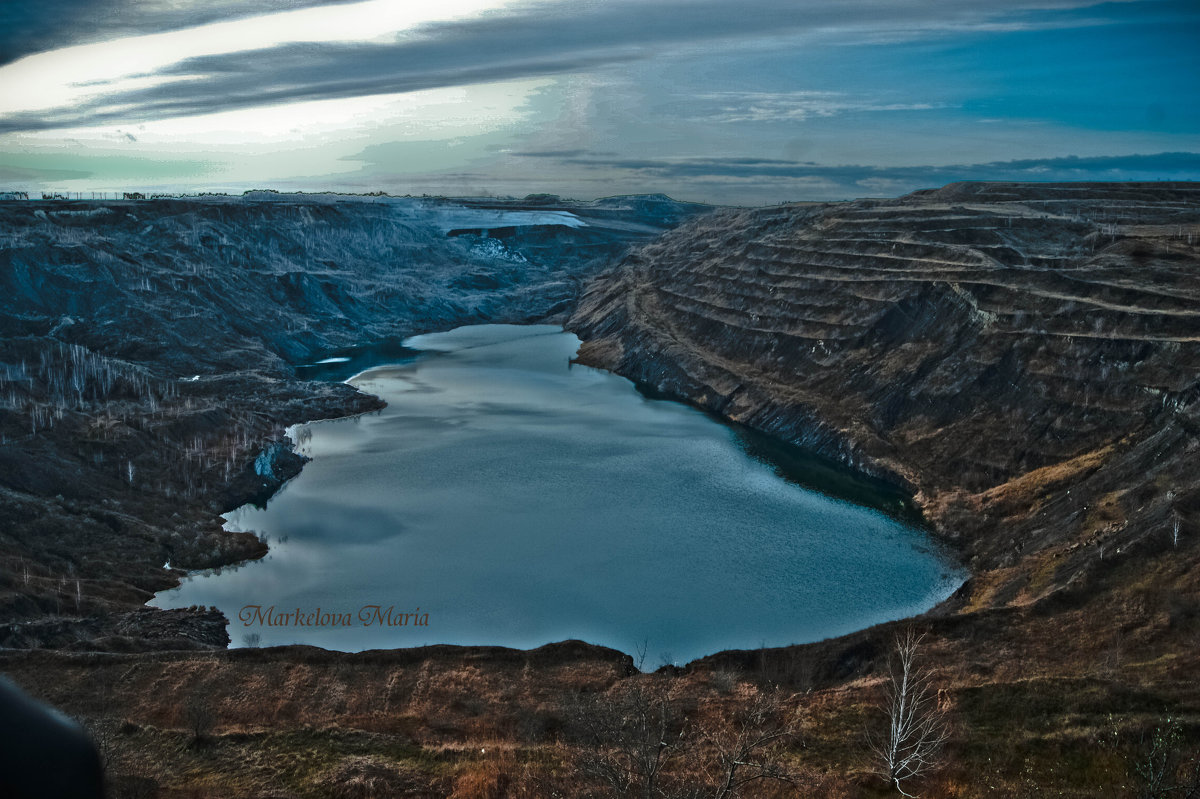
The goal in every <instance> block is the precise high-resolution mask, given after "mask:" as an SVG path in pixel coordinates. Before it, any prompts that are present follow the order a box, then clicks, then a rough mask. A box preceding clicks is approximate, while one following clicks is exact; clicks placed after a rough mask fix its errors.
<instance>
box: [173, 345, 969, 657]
mask: <svg viewBox="0 0 1200 799" xmlns="http://www.w3.org/2000/svg"><path fill="white" fill-rule="evenodd" d="M578 346H579V340H578V339H577V338H576V337H575V336H574V335H572V334H570V333H564V332H563V331H562V330H561V329H560V328H557V327H551V326H512V325H479V326H471V327H463V328H458V329H456V330H452V331H449V332H446V333H435V334H430V335H424V336H417V337H414V338H412V339H409V340H407V341H405V342H404V347H405V348H407V350H410V351H415V353H416V354H415V355H413V356H411V357H409V358H408V359H406V360H404V361H403V362H400V363H395V364H392V365H383V366H378V367H375V368H371V369H368V370H367V371H364V372H362V373H360V374H358V375H356V376H354V377H353V378H351V379H350V381H349V382H350V383H352V384H353V385H354V386H356V387H357V388H359V389H360V390H362V391H366V392H369V393H371V394H376V395H379V396H381V397H383V398H384V399H385V400H386V401H387V403H388V407H387V408H385V409H384V410H382V411H379V412H377V413H372V414H367V415H364V416H360V417H354V418H349V419H339V420H330V421H322V422H315V423H311V424H307V425H301V426H297V427H295V428H292V429H291V430H290V431H289V433H290V435H291V436H292V438H293V440H295V441H296V442H297V448H298V450H299V451H301V452H303V453H304V454H306V455H308V456H309V457H311V458H312V462H310V463H308V464H307V465H306V466H305V467H304V470H303V472H302V473H301V474H300V475H299V476H298V477H297V478H295V479H294V480H292V481H290V482H289V483H288V484H287V485H286V486H285V487H284V488H283V489H282V490H281V491H280V492H279V493H278V494H277V495H276V496H274V497H273V498H272V499H271V500H270V502H269V503H268V505H267V507H266V508H265V509H263V508H256V507H251V506H246V507H243V508H240V509H238V510H236V511H234V512H233V513H231V514H229V515H228V516H227V517H226V518H227V524H226V526H227V528H229V529H236V530H252V531H255V532H258V533H259V534H261V535H263V536H265V537H266V538H267V540H268V541H269V544H270V553H269V554H268V555H267V557H265V558H264V559H263V560H260V561H254V562H250V563H246V564H242V565H240V566H237V567H233V568H226V569H222V570H217V571H214V572H198V573H195V574H193V575H191V576H189V577H188V578H187V579H185V580H184V582H183V583H182V585H180V586H179V587H178V588H176V589H173V590H171V591H166V592H163V593H160V594H159V595H158V596H157V597H156V599H155V601H154V602H153V603H152V604H155V605H157V606H159V607H186V606H189V605H214V606H216V607H218V608H220V609H221V610H222V611H224V613H225V614H226V615H227V616H228V617H229V618H230V625H229V632H230V636H231V638H232V639H233V644H234V645H235V646H238V645H242V644H243V643H246V642H247V640H248V639H247V638H246V636H257V637H258V642H260V643H261V644H263V645H269V644H288V643H305V644H313V645H316V646H322V647H326V648H330V649H339V650H345V651H357V650H362V649H375V648H390V647H404V646H417V645H422V644H434V643H450V644H495V645H504V646H511V647H519V648H530V647H535V646H539V645H541V644H545V643H548V642H551V641H559V640H563V639H567V638H578V639H582V640H585V641H589V642H592V643H597V644H604V645H606V646H611V647H614V648H616V649H620V650H622V651H625V652H629V653H631V654H633V653H635V652H636V651H638V650H639V649H643V648H644V649H645V650H646V652H647V658H646V664H645V665H646V667H647V668H649V667H652V666H657V665H659V664H660V663H662V662H668V661H670V662H679V663H683V662H686V661H688V660H690V659H693V658H696V657H699V656H702V655H705V654H709V653H712V652H716V651H719V650H722V649H732V648H742V649H744V648H754V647H758V646H763V645H766V646H777V645H784V644H790V643H799V642H807V641H814V640H819V639H822V638H826V637H829V636H834V635H839V634H842V633H847V632H850V631H853V630H856V629H861V628H864V627H868V626H870V625H872V624H875V623H878V622H881V621H885V620H890V619H896V618H901V617H905V616H909V615H913V614H915V613H919V612H921V611H924V610H926V609H928V608H930V607H932V606H933V605H935V604H936V603H937V602H939V601H941V600H942V599H944V598H945V597H947V596H949V595H950V593H951V592H952V591H953V590H954V589H955V588H957V587H958V586H959V585H960V584H961V582H962V580H963V577H964V575H963V573H962V571H961V570H960V569H959V568H958V567H957V566H955V565H954V564H953V562H952V561H951V560H949V559H948V558H947V557H946V556H945V554H944V553H942V552H940V551H939V550H938V549H936V548H935V547H934V546H933V544H932V543H931V542H930V540H929V539H928V537H927V536H926V534H925V533H924V532H923V531H922V530H920V529H918V528H917V527H915V526H913V525H911V524H908V523H906V522H904V521H902V520H901V517H900V516H899V514H891V515H888V514H885V513H883V512H881V511H880V510H878V509H876V508H871V507H866V506H864V505H862V504H857V503H852V502H849V501H846V500H845V499H839V498H836V497H834V496H830V495H828V494H826V493H822V492H820V491H816V490H812V489H811V488H806V487H804V486H802V485H800V484H798V483H797V479H799V480H800V481H801V482H803V475H800V476H799V478H798V477H797V474H796V473H797V472H798V471H799V472H803V471H805V467H804V466H803V458H801V459H800V460H801V465H800V466H797V465H796V462H792V463H788V464H784V463H782V462H781V461H780V460H779V459H776V458H774V457H773V456H771V455H770V454H769V451H770V447H764V446H763V445H762V442H761V441H755V440H754V437H753V436H750V435H747V434H746V433H744V432H742V431H739V430H737V429H735V428H733V427H730V426H727V425H724V424H721V423H720V422H718V421H717V420H715V419H713V418H711V417H710V416H708V415H706V414H705V413H703V412H701V411H699V410H696V409H694V408H691V407H688V406H686V405H683V404H679V403H675V402H670V401H665V400H661V399H651V398H649V397H647V396H645V395H644V394H642V393H640V392H639V391H638V390H637V388H636V387H635V386H634V385H633V384H632V383H630V382H629V381H628V380H625V379H624V378H621V377H617V376H615V375H612V374H610V373H608V372H604V371H601V370H597V369H592V368H589V367H584V366H579V365H577V364H572V363H571V359H572V357H573V356H574V355H575V353H576V350H577V348H578ZM764 453H767V454H764ZM794 460H795V459H794V458H793V461H794ZM823 468H825V469H826V470H828V464H825V465H824V467H823ZM789 478H791V479H789ZM841 478H842V479H843V480H844V481H845V482H846V483H847V484H853V485H855V486H857V489H856V490H857V492H858V494H857V495H855V493H854V492H848V493H847V492H842V493H843V494H844V495H846V496H856V499H859V500H860V501H865V500H864V496H863V495H864V492H865V494H866V495H867V497H868V500H866V501H869V499H874V500H876V501H874V502H873V503H869V504H875V505H877V506H882V507H892V505H893V504H894V505H896V507H897V508H899V502H898V501H897V500H896V498H895V497H894V496H892V497H889V496H887V495H885V494H884V493H880V494H878V495H877V496H872V494H873V489H871V488H870V487H868V488H865V489H864V488H863V485H864V483H863V482H862V481H859V480H856V478H854V476H853V475H850V474H848V473H845V474H842V475H841ZM251 640H253V639H251Z"/></svg>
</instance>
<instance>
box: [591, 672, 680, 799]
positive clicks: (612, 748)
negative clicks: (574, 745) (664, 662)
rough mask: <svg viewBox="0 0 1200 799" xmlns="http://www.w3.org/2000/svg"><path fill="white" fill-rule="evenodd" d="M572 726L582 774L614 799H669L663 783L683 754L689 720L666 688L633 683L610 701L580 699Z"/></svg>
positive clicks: (619, 691)
mask: <svg viewBox="0 0 1200 799" xmlns="http://www.w3.org/2000/svg"><path fill="white" fill-rule="evenodd" d="M572 711H573V712H572V713H571V722H572V725H573V727H574V731H575V734H576V736H577V738H578V739H579V743H580V744H582V746H581V747H580V750H579V753H578V756H577V765H578V768H579V771H580V772H581V773H582V774H583V775H585V776H587V777H590V778H592V779H595V780H597V781H599V782H601V783H603V784H604V785H606V786H607V787H608V789H609V790H610V791H611V792H612V794H613V795H614V796H617V797H622V798H623V797H634V796H640V797H642V799H654V797H661V796H664V795H665V794H664V791H663V786H662V783H661V778H662V776H663V773H664V771H665V769H666V768H667V766H668V764H669V763H670V762H671V760H672V759H673V758H676V757H677V756H678V755H679V754H680V751H681V749H682V746H683V743H684V740H685V736H686V734H687V719H686V717H685V716H684V714H683V712H682V709H681V707H680V705H679V703H678V701H677V700H676V699H675V698H674V697H673V696H672V695H671V692H670V691H669V689H668V688H667V687H666V686H665V685H664V684H663V683H661V682H649V681H644V680H636V681H630V682H628V683H627V684H625V685H623V686H621V687H620V688H619V689H617V690H616V692H615V694H612V695H608V696H595V695H585V696H581V697H580V698H579V699H578V701H577V702H576V704H575V707H574V708H573V709H572Z"/></svg>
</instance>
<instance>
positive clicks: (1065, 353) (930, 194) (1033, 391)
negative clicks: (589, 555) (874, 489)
mask: <svg viewBox="0 0 1200 799" xmlns="http://www.w3.org/2000/svg"><path fill="white" fill-rule="evenodd" d="M568 327H569V328H570V329H572V330H575V331H577V332H578V333H579V335H580V336H581V337H582V338H584V339H585V345H584V348H583V349H582V350H581V352H580V359H581V360H582V361H584V362H587V363H591V364H595V365H598V366H603V367H605V368H610V369H614V370H616V371H618V372H620V373H622V374H625V375H627V376H629V377H631V378H633V379H635V380H639V381H642V382H644V383H647V384H650V385H652V386H654V387H655V388H657V389H659V390H661V391H665V392H668V393H670V394H674V395H677V396H679V397H682V398H684V399H687V400H689V401H691V402H693V403H695V404H697V405H699V406H702V407H704V408H707V409H710V410H712V411H714V412H717V413H719V414H722V415H724V416H727V417H729V418H731V419H735V420H738V421H740V422H743V423H745V424H748V425H751V426H753V427H756V428H758V429H761V430H764V431H766V432H769V433H771V434H774V435H777V436H780V437H782V438H784V439H786V440H789V441H793V442H796V443H799V444H802V445H804V446H807V447H812V448H815V449H817V450H819V451H821V452H823V453H825V454H828V455H831V456H833V457H835V458H838V459H840V460H842V461H844V462H846V463H848V464H850V465H852V466H854V467H856V468H859V469H862V470H864V471H867V472H871V473H873V474H875V475H878V476H881V477H884V478H886V479H889V480H891V481H893V482H895V483H897V484H899V485H901V486H904V487H906V488H908V489H910V490H911V491H913V492H914V493H915V495H916V498H917V501H918V503H919V505H920V506H921V508H922V509H923V511H924V514H925V517H926V519H927V520H928V521H929V523H930V524H931V525H932V527H933V529H934V530H935V531H936V532H937V533H938V534H940V535H942V536H944V537H945V538H947V539H949V540H951V541H952V542H953V543H955V544H956V545H957V546H958V547H959V548H960V550H961V551H962V552H963V553H964V557H965V558H966V559H967V561H968V562H969V565H970V566H971V568H972V570H973V572H974V573H975V574H976V575H977V577H976V579H974V580H972V581H970V582H969V583H968V584H967V585H966V586H965V587H964V589H963V590H962V591H960V592H959V594H958V595H957V597H956V598H955V599H954V600H951V601H952V603H954V604H955V605H956V606H959V607H961V606H969V607H971V608H980V607H987V606H1002V605H1007V604H1013V603H1015V604H1028V603H1032V602H1035V601H1037V600H1039V599H1042V598H1044V597H1047V596H1049V595H1051V594H1053V593H1055V592H1057V591H1059V590H1060V589H1063V588H1064V587H1067V586H1074V587H1076V588H1078V587H1081V586H1082V585H1083V583H1084V582H1086V577H1087V575H1088V574H1089V573H1090V572H1091V571H1092V570H1094V568H1095V567H1096V566H1097V564H1100V563H1102V562H1103V561H1105V560H1108V561H1111V560H1112V559H1113V558H1119V557H1122V556H1125V555H1128V554H1129V553H1130V552H1131V551H1133V550H1135V549H1139V548H1140V549H1148V550H1152V551H1161V550H1163V549H1166V548H1170V547H1172V546H1175V545H1176V544H1177V542H1178V540H1179V538H1184V537H1191V536H1196V535H1200V472H1198V471H1197V468H1196V467H1197V465H1200V442H1198V439H1197V433H1198V432H1200V187H1197V186H1195V185H1192V184H1165V183H1162V184H1105V185H1087V184H1064V185H1049V184H1048V185H1036V184H1032V185H1012V184H989V183H974V184H954V185H950V186H947V187H945V188H943V189H939V190H936V191H925V192H918V193H916V194H913V195H909V196H907V197H903V198H900V199H898V200H887V201H875V200H864V201H858V202H853V203H845V204H836V205H824V206H804V207H789V206H784V207H778V208H766V209H756V210H746V211H726V212H722V213H719V214H714V215H711V216H707V217H704V218H702V219H698V220H695V221H694V222H693V223H691V224H689V225H685V226H683V227H681V228H679V229H678V230H676V231H673V232H672V233H670V234H668V235H666V236H664V237H663V238H662V239H660V240H658V241H655V242H653V243H652V244H650V245H648V246H646V247H644V248H643V249H641V250H639V251H637V252H635V253H633V254H631V255H630V256H628V257H627V258H626V259H625V261H624V262H623V263H622V264H621V265H620V266H619V267H618V268H616V269H615V270H613V271H611V272H609V273H607V274H605V275H603V276H602V277H600V278H599V279H597V280H596V281H595V282H594V283H592V284H591V285H590V286H589V288H588V290H587V292H586V294H585V295H584V297H583V299H582V301H581V303H580V307H579V309H578V311H577V312H576V313H575V315H574V316H573V317H572V318H571V320H570V322H569V325H568Z"/></svg>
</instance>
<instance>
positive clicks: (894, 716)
mask: <svg viewBox="0 0 1200 799" xmlns="http://www.w3.org/2000/svg"><path fill="white" fill-rule="evenodd" d="M924 639H925V636H924V634H921V635H918V634H917V633H916V632H915V631H913V630H912V629H911V628H910V629H908V630H906V631H905V632H903V633H901V634H900V635H898V636H896V648H895V651H894V652H893V653H892V656H891V657H889V658H888V679H887V683H886V686H885V691H886V694H885V700H884V703H883V706H882V710H883V714H884V716H885V717H886V719H887V726H886V730H885V732H884V733H883V734H879V733H878V732H876V731H871V732H869V733H868V736H867V743H868V746H869V747H870V751H871V753H872V755H874V757H875V763H876V768H877V770H878V773H879V774H880V776H882V777H884V778H886V779H887V781H888V782H890V783H892V784H893V785H895V786H896V790H897V791H899V792H900V793H901V794H902V795H904V796H914V795H915V794H911V793H908V792H907V791H905V790H904V784H905V783H907V782H908V781H909V780H912V779H915V778H917V777H920V776H922V775H923V774H927V773H929V772H931V771H934V770H935V769H937V768H938V767H939V766H940V765H941V762H942V747H943V745H944V744H945V743H946V739H947V737H948V734H949V725H948V723H947V720H946V716H945V714H944V713H943V712H942V710H941V708H940V706H939V702H938V696H937V690H936V688H935V686H934V684H933V674H932V672H931V671H930V670H929V669H928V668H927V667H926V666H925V665H924V664H923V663H921V661H920V658H919V655H920V650H921V643H922V642H923V641H924Z"/></svg>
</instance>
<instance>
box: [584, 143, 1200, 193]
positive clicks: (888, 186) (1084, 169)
mask: <svg viewBox="0 0 1200 799" xmlns="http://www.w3.org/2000/svg"><path fill="white" fill-rule="evenodd" d="M563 162H564V166H566V165H573V166H577V167H584V168H588V169H595V170H599V171H603V172H606V173H611V172H614V171H622V172H632V173H637V174H638V175H639V176H641V177H642V178H644V179H645V180H647V181H648V182H651V181H659V182H674V181H686V182H695V181H709V182H720V183H723V184H726V185H728V184H731V183H741V182H745V183H754V184H762V183H763V182H767V181H775V182H783V181H787V182H792V181H797V182H799V184H800V185H804V184H808V185H820V186H822V187H824V189H825V190H826V191H830V192H834V193H835V194H836V193H838V192H840V196H841V197H855V196H860V195H862V194H863V192H864V191H865V192H868V193H873V194H878V195H895V194H901V193H903V192H906V191H912V190H914V189H918V188H930V187H936V186H942V185H945V184H946V183H954V182H956V181H964V180H987V181H997V180H999V181H1005V180H1011V181H1047V182H1049V181H1088V180H1095V181H1110V180H1156V179H1163V178H1171V179H1176V180H1196V179H1198V178H1200V153H1189V152H1178V153H1157V154H1153V155H1111V156H1094V157H1086V158H1084V157H1078V156H1067V157H1062V158H1038V159H1023V160H1015V161H991V162H987V163H979V164H954V165H947V166H860V165H834V166H830V165H818V164H813V163H811V162H803V161H783V160H772V159H753V158H676V159H630V158H597V157H594V156H584V157H572V158H565V159H563ZM830 196H831V197H832V195H830Z"/></svg>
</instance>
